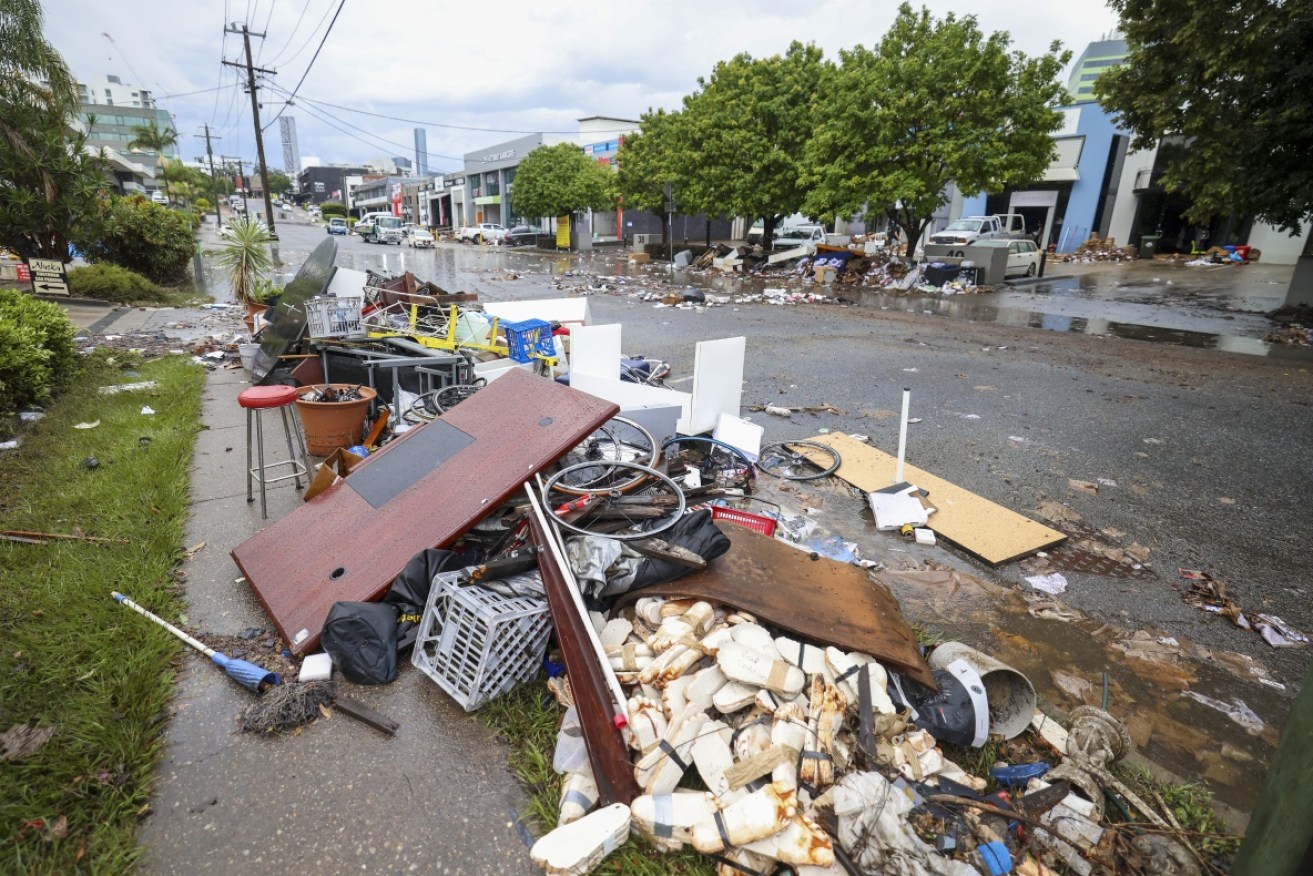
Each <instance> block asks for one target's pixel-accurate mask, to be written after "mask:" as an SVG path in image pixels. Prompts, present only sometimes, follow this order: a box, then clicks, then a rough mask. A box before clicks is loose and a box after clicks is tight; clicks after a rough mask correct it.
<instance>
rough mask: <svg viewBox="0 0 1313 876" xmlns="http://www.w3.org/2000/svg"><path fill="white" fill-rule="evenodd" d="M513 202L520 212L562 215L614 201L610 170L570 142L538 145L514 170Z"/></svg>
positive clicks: (606, 204)
mask: <svg viewBox="0 0 1313 876" xmlns="http://www.w3.org/2000/svg"><path fill="white" fill-rule="evenodd" d="M514 185H515V190H514V193H513V195H512V205H513V207H514V209H515V212H516V213H518V214H519V215H521V216H564V215H566V214H567V213H574V212H576V211H578V210H592V209H597V208H601V207H607V206H610V205H611V204H613V203H615V194H614V191H613V180H612V177H611V171H609V170H607V169H606V168H605V167H603V166H602V165H600V164H598V163H597V162H596V161H594V160H593V159H591V158H589V157H588V156H587V155H585V154H584V153H583V151H582V150H581V149H580V148H579V147H578V146H576V145H574V144H573V143H557V144H556V145H555V146H540V147H538V148H537V149H535V150H533V151H532V152H530V153H529V154H528V155H526V156H525V157H524V161H522V162H520V166H519V168H518V169H517V170H516V171H515V184H514Z"/></svg>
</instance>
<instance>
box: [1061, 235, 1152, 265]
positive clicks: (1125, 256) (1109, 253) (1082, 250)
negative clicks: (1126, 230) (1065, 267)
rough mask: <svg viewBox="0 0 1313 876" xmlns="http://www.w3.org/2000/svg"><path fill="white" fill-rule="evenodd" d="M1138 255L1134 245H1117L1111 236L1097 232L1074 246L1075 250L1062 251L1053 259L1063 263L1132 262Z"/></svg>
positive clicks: (1138, 251)
mask: <svg viewBox="0 0 1313 876" xmlns="http://www.w3.org/2000/svg"><path fill="white" fill-rule="evenodd" d="M1139 257H1140V250H1139V249H1138V248H1137V247H1134V246H1118V245H1117V241H1116V240H1114V239H1113V238H1111V237H1099V236H1098V235H1097V234H1093V235H1090V238H1089V239H1088V240H1086V241H1085V242H1083V243H1082V244H1081V245H1080V246H1078V247H1076V251H1075V252H1070V253H1062V254H1059V255H1056V256H1055V259H1056V260H1057V261H1059V262H1062V263H1064V264H1072V263H1078V264H1093V263H1094V262H1133V261H1135V260H1136V259H1138V258H1139Z"/></svg>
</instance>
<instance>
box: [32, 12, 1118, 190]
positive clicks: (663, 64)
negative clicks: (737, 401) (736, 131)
mask: <svg viewBox="0 0 1313 876" xmlns="http://www.w3.org/2000/svg"><path fill="white" fill-rule="evenodd" d="M926 5H928V6H929V7H930V8H931V10H932V11H933V12H934V13H935V14H936V15H938V16H942V15H944V14H945V13H947V12H949V11H953V12H956V13H957V14H959V15H967V14H974V15H975V16H976V17H977V18H978V20H979V22H980V26H981V28H982V30H984V31H986V32H989V31H994V30H1006V31H1008V32H1010V33H1011V35H1012V39H1013V45H1014V47H1015V48H1018V49H1021V50H1022V51H1024V52H1026V53H1028V54H1038V53H1040V52H1043V51H1045V50H1047V48H1048V45H1049V43H1050V42H1051V41H1053V40H1061V41H1062V43H1063V45H1064V46H1065V47H1066V48H1068V49H1071V50H1072V52H1073V57H1074V56H1076V55H1079V53H1080V51H1081V49H1083V48H1084V47H1085V45H1086V44H1087V43H1089V42H1090V41H1092V40H1096V39H1099V38H1100V37H1101V36H1103V35H1104V34H1106V33H1108V32H1109V31H1111V30H1112V29H1113V28H1114V27H1115V26H1116V18H1115V16H1114V15H1113V14H1112V13H1111V12H1110V11H1109V10H1108V9H1107V7H1106V6H1105V5H1104V3H1103V0H1070V2H1066V3H1059V2H1053V0H988V2H982V0H954V2H948V0H930V2H928V3H927V4H926ZM44 6H45V9H46V35H47V38H48V39H49V40H50V41H51V42H52V43H53V44H54V45H55V48H57V49H58V50H59V51H60V52H62V53H63V55H64V58H65V59H66V60H67V61H68V63H69V66H70V67H71V68H72V70H73V74H74V75H75V76H76V77H78V78H79V79H86V78H91V77H95V76H100V75H103V74H106V73H113V74H117V75H119V76H120V77H121V78H122V80H123V82H124V83H132V84H134V85H141V86H144V87H146V88H150V89H153V90H154V92H155V94H156V95H157V96H160V97H162V99H161V100H160V105H161V106H163V107H164V108H166V109H168V110H169V111H170V112H172V113H173V114H174V118H175V124H176V126H177V128H178V131H179V134H180V138H179V145H180V146H181V147H182V151H183V155H184V156H186V157H189V158H190V157H194V156H197V155H200V154H202V153H203V152H204V143H203V141H201V140H198V139H194V138H193V136H192V135H193V134H198V133H200V132H201V126H202V125H203V124H205V123H207V122H208V123H209V124H211V125H212V126H213V128H214V131H215V133H216V134H218V135H220V136H221V137H222V138H223V139H222V140H220V141H217V142H216V148H215V152H216V153H217V154H223V155H240V156H242V157H243V158H246V159H247V160H250V159H251V158H253V157H254V155H255V137H254V134H253V129H252V125H251V106H250V98H249V97H248V96H247V95H246V94H244V93H243V92H242V90H241V89H240V88H238V87H237V85H238V78H237V71H235V70H233V69H232V68H222V69H221V66H220V63H219V61H220V58H221V57H226V58H227V59H229V60H234V61H235V60H239V59H241V57H242V53H241V43H242V40H241V37H240V36H233V35H228V36H226V37H225V35H224V32H223V31H224V24H225V22H233V21H236V22H238V23H239V25H240V23H241V22H243V21H245V22H248V23H249V26H250V29H251V30H252V31H253V32H264V33H267V37H266V38H265V39H264V40H259V39H254V38H253V40H252V47H253V51H254V52H255V54H256V56H257V58H258V60H257V66H262V67H267V68H270V69H272V70H275V71H276V75H275V76H272V77H270V80H271V87H269V88H262V89H261V91H260V95H261V100H262V103H263V107H264V108H263V109H262V110H261V119H262V121H263V122H264V123H265V124H268V123H269V120H271V119H272V118H273V117H274V115H275V114H276V113H277V112H278V110H279V109H281V108H282V107H283V101H284V100H285V97H284V96H283V95H280V94H279V93H278V92H277V90H276V89H282V91H283V92H284V94H285V93H286V92H290V91H292V90H294V89H295V88H296V85H297V82H298V81H299V80H300V79H301V77H302V76H303V75H305V74H306V69H307V65H308V64H309V63H310V59H311V56H312V55H313V54H314V52H315V49H316V47H317V46H318V45H319V42H320V39H321V38H322V37H323V35H324V32H325V30H326V29H327V28H328V24H329V21H330V20H331V19H332V17H333V14H334V12H335V11H336V10H337V8H338V0H225V2H222V3H221V2H219V0H167V2H165V0H116V2H105V0H45V2H44ZM896 10H897V4H896V3H894V2H891V0H879V2H872V0H865V2H859V3H854V2H851V0H789V2H775V0H750V2H739V0H722V2H715V3H711V2H685V0H663V2H647V0H629V2H611V3H598V2H592V3H583V2H577V0H537V2H532V3H524V2H519V0H497V2H476V3H462V4H449V3H437V2H432V0H410V2H405V0H403V2H386V0H383V2H380V0H347V2H346V4H345V6H344V7H343V8H342V11H341V14H340V15H339V16H338V18H337V21H336V23H335V24H334V25H333V27H332V32H331V33H330V34H329V35H328V39H327V41H326V42H325V43H324V46H323V50H322V51H321V52H320V54H319V58H318V60H316V61H315V63H314V65H313V67H311V68H310V70H309V74H308V75H306V76H305V83H304V84H303V85H302V86H301V89H300V92H299V94H300V96H301V97H304V98H306V100H304V101H302V100H298V101H297V105H296V106H294V107H290V108H288V109H287V110H286V113H287V114H288V115H291V116H292V117H294V118H295V119H296V128H297V134H298V138H299V140H300V153H301V155H302V156H316V157H318V158H319V159H321V160H322V161H323V162H324V163H334V162H356V161H364V160H368V159H371V158H378V157H385V156H393V155H404V156H406V157H409V158H412V160H413V158H414V149H413V145H412V144H413V137H412V133H411V131H412V129H413V128H414V127H415V124H413V123H411V122H405V121H392V120H388V119H384V118H376V117H371V116H367V115H361V114H359V113H358V112H353V111H354V110H367V111H369V112H373V113H379V114H382V115H385V116H395V117H401V118H405V119H414V120H419V121H422V122H425V123H426V124H425V127H426V128H427V131H428V152H429V168H430V169H431V170H449V169H457V168H459V167H460V166H461V156H463V155H464V154H465V153H466V152H471V151H475V150H482V149H484V148H485V147H489V146H493V145H495V144H497V143H500V142H503V141H505V140H510V139H513V138H515V137H518V136H521V134H520V133H518V132H533V131H558V132H566V133H574V132H576V131H577V129H578V126H577V123H576V120H577V119H579V118H580V117H583V116H591V115H608V116H618V117H621V118H634V119H636V118H638V116H639V114H641V113H642V112H644V111H646V110H647V109H649V108H654V107H666V108H674V107H676V106H678V105H679V101H680V98H681V97H682V96H683V95H685V94H687V93H688V92H689V91H691V90H692V89H693V88H695V87H696V84H697V78H698V77H699V76H706V75H707V74H709V73H710V71H711V69H712V67H713V66H714V65H715V63H716V62H717V61H719V60H723V59H726V58H730V57H732V56H734V55H735V54H737V53H739V52H749V53H751V54H752V55H754V56H758V57H764V56H768V55H772V54H776V53H778V52H782V51H784V50H785V49H786V48H787V47H788V45H789V42H790V41H791V40H795V39H796V40H800V41H803V42H814V43H816V44H817V45H819V46H821V47H822V48H823V49H824V50H825V53H826V55H827V56H829V57H835V56H836V55H837V50H838V49H839V48H843V47H849V46H852V45H856V44H862V45H867V46H870V45H874V44H875V43H877V42H879V39H880V36H881V35H882V34H883V33H884V31H885V29H886V28H887V27H888V26H889V24H890V22H892V20H893V18H894V15H895V13H896ZM105 33H108V34H109V35H110V36H111V37H113V44H111V43H110V41H109V40H107V39H106V38H105V35H104V34H105ZM242 75H243V78H244V73H243V74H242ZM944 75H946V76H952V75H953V71H951V70H946V71H944ZM216 87H218V90H215V89H216ZM198 91H199V92H203V93H199V94H187V93H188V92H198ZM167 95H177V96H176V97H172V96H170V97H165V96H167ZM311 100H313V101H318V103H311V102H310V101H311ZM325 102H326V103H331V104H336V105H337V108H335V107H331V106H326V105H325ZM340 107H345V108H346V109H342V108H340ZM439 125H450V126H453V127H447V128H444V127H440V126H439ZM352 126H354V127H352ZM463 128H479V129H493V128H495V129H503V130H507V131H514V132H517V133H500V132H497V131H490V130H464V129H463ZM265 139H266V142H265V146H266V154H267V157H268V159H269V164H270V166H273V167H276V166H281V164H282V147H281V144H280V140H279V135H278V126H277V125H276V124H275V125H273V126H272V127H270V128H269V129H268V131H267V132H266V135H265ZM389 141H390V142H389Z"/></svg>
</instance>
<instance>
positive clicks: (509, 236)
mask: <svg viewBox="0 0 1313 876" xmlns="http://www.w3.org/2000/svg"><path fill="white" fill-rule="evenodd" d="M542 233H543V231H542V229H540V228H534V227H533V226H531V225H516V226H515V227H514V228H512V229H511V230H510V231H507V232H506V233H505V234H503V235H502V239H501V242H502V246H534V245H535V244H537V243H538V235H540V234H542Z"/></svg>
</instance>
